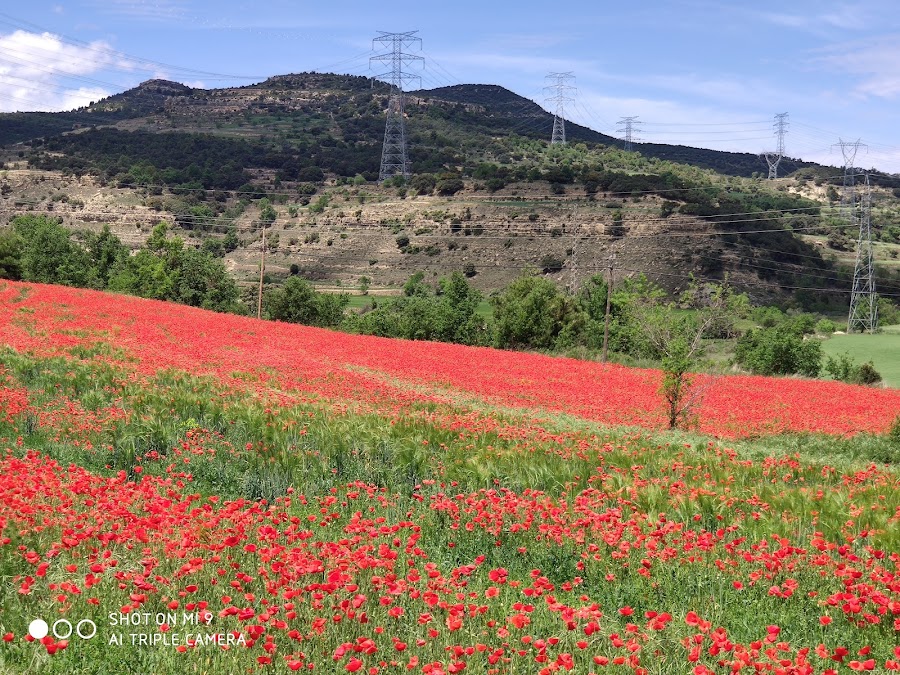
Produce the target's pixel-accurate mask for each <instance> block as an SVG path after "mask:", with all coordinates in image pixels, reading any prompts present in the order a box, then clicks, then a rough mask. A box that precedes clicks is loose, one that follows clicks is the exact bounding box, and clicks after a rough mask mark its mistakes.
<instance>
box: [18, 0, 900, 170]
mask: <svg viewBox="0 0 900 675" xmlns="http://www.w3.org/2000/svg"><path fill="white" fill-rule="evenodd" d="M896 10H897V2H896V0H869V2H867V3H848V2H845V1H844V2H835V1H832V0H816V1H813V0H795V1H794V2H791V3H786V2H783V1H782V2H772V1H770V0H760V1H757V2H752V3H751V2H738V1H735V2H722V1H719V2H715V1H712V0H668V1H662V0H647V1H643V2H642V1H641V0H635V1H633V2H597V1H596V0H595V1H594V2H569V3H565V4H559V3H554V2H527V1H526V2H515V3H513V2H490V1H487V0H481V1H480V2H475V1H473V0H455V1H454V2H441V3H431V2H424V1H420V2H408V1H407V0H396V1H395V2H390V3H385V2H366V3H363V2H347V1H344V0H331V1H326V0H318V1H317V2H309V1H307V0H269V1H266V2H237V1H232V0H219V1H211V0H78V1H71V2H70V1H67V0H55V1H50V2H45V1H44V0H34V1H32V2H27V3H26V2H15V3H4V4H3V6H2V8H0V111H12V110H64V109H70V108H72V107H75V106H78V105H83V104H86V103H87V102H89V101H92V100H97V99H99V98H101V97H103V96H106V95H109V94H112V93H116V92H119V91H123V90H125V89H127V88H129V87H132V86H134V85H136V84H138V83H140V82H141V81H143V80H146V79H149V78H152V77H164V78H168V79H173V80H177V81H180V82H185V83H187V84H189V85H191V86H198V87H205V88H214V87H222V86H234V85H241V84H249V83H252V82H255V81H259V80H262V79H264V78H266V77H268V76H270V75H278V74H284V73H290V72H301V71H308V70H320V71H330V72H342V73H353V74H358V75H372V74H374V73H377V72H380V71H379V69H378V68H377V67H376V68H375V69H374V70H372V69H370V68H369V62H368V58H369V56H371V55H372V54H373V53H374V52H372V38H373V37H375V36H376V35H377V33H378V31H398V32H399V31H409V30H418V31H419V33H418V35H419V36H420V37H421V38H422V50H421V52H418V51H417V52H416V53H418V54H420V55H422V56H423V57H424V68H423V69H421V70H419V71H417V72H418V73H419V74H421V76H422V85H423V87H425V88H431V87H437V86H444V85H449V84H459V83H490V84H499V85H502V86H505V87H507V88H509V89H511V90H513V91H515V92H516V93H518V94H520V95H522V96H525V97H527V98H531V99H533V100H535V101H537V102H538V103H541V104H542V105H544V101H545V98H546V96H547V94H546V92H545V91H544V90H543V87H544V85H546V84H547V82H546V81H545V76H546V75H547V74H548V73H549V72H553V71H556V72H562V71H571V72H573V73H574V75H575V78H576V80H575V84H576V86H577V92H576V94H575V101H574V102H572V103H570V104H568V106H567V117H569V118H570V119H573V120H575V121H577V122H579V123H582V124H585V125H586V126H589V127H591V128H594V129H597V130H598V131H602V132H604V133H607V134H610V135H619V134H617V122H618V120H619V119H620V118H622V117H624V116H635V115H636V116H638V118H639V119H638V121H637V122H636V123H635V127H636V128H637V129H640V131H639V132H636V134H635V135H636V136H637V137H639V138H640V139H643V140H646V141H654V142H671V143H680V144H685V145H693V146H700V147H711V148H716V149H721V150H738V151H747V152H760V151H764V150H768V149H772V148H774V147H775V145H776V140H775V137H774V134H773V128H772V127H773V118H774V115H775V114H776V113H781V112H788V113H789V115H790V126H789V129H788V133H787V135H786V136H785V147H786V154H788V155H789V156H792V157H801V158H803V159H808V160H814V161H820V162H823V163H827V164H833V165H841V164H842V162H843V160H842V157H841V154H840V151H839V150H838V149H837V148H833V147H832V145H833V144H834V143H837V142H838V140H839V139H840V138H843V140H845V141H855V140H857V139H861V140H862V142H863V143H865V144H866V145H867V148H861V149H860V151H859V154H858V156H857V159H856V165H857V166H861V167H864V168H869V167H875V168H879V169H882V170H885V171H891V172H900V124H897V122H898V103H900V12H897V11H896ZM545 107H549V104H547V105H545ZM547 134H548V136H549V134H550V129H548V130H547ZM764 168H765V167H764V165H761V170H764Z"/></svg>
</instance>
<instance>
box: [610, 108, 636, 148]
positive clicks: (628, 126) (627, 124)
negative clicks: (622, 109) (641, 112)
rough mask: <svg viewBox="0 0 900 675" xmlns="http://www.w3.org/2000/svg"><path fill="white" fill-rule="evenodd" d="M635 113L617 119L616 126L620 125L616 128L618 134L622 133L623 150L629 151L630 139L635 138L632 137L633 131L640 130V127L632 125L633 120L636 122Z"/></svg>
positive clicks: (633, 139)
mask: <svg viewBox="0 0 900 675" xmlns="http://www.w3.org/2000/svg"><path fill="white" fill-rule="evenodd" d="M637 119H638V118H637V115H632V116H631V117H623V118H622V119H620V120H619V121H618V126H619V127H621V128H619V129H616V131H618V132H619V133H620V134H622V136H623V138H622V140H623V141H625V150H628V151H629V152H630V151H631V143H632V141H635V140H637V139H636V138H635V137H634V132H635V131H640V129H638V128H636V127H635V126H634V124H635V122H637Z"/></svg>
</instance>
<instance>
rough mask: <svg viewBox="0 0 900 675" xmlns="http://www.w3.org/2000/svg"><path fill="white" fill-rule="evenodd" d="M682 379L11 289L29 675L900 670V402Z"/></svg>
mask: <svg viewBox="0 0 900 675" xmlns="http://www.w3.org/2000/svg"><path fill="white" fill-rule="evenodd" d="M660 377H661V375H660V373H658V372H656V371H652V370H637V369H628V368H624V367H620V366H612V365H607V366H604V365H602V364H597V363H590V362H580V361H574V360H569V359H559V358H551V357H545V356H540V355H532V354H515V353H509V352H497V351H493V350H489V349H473V348H466V347H460V346H455V345H443V344H432V343H408V342H401V341H393V340H386V339H378V338H370V337H360V336H352V335H345V334H340V333H334V332H329V331H324V330H317V329H312V328H306V327H301V326H294V325H286V324H274V323H267V322H259V321H256V320H253V319H248V318H244V317H235V316H230V315H221V314H213V313H209V312H204V311H201V310H196V309H191V308H187V307H182V306H178V305H169V304H164V303H157V302H152V301H147V300H139V299H134V298H126V297H122V296H114V295H107V294H102V293H97V292H91V291H84V290H73V289H65V288H59V287H51V286H41V285H37V284H31V285H25V284H16V283H9V282H5V283H3V284H2V285H0V443H2V446H0V447H2V448H3V454H2V457H0V465H2V470H0V575H2V578H3V584H2V586H0V635H2V638H3V640H2V642H0V672H6V671H9V672H17V673H18V672H27V673H76V672H77V673H125V672H134V673H183V672H197V673H251V672H253V673H268V672H292V671H300V672H319V673H345V672H359V673H370V674H373V675H374V674H376V673H392V672H395V673H406V672H412V673H431V674H432V675H438V674H440V673H460V672H469V673H491V674H494V673H496V674H499V673H540V674H543V673H555V672H560V673H566V672H573V673H647V674H651V673H785V674H787V673H842V672H853V671H869V672H885V671H889V670H898V669H900V646H898V639H897V637H898V634H900V576H898V570H897V567H898V561H900V492H898V489H897V488H898V487H900V485H898V472H897V470H896V469H895V468H894V464H893V463H892V462H894V460H895V458H897V457H900V448H898V447H897V446H896V444H895V442H894V441H892V440H891V439H890V438H889V436H888V435H887V434H886V432H887V430H888V428H889V427H890V426H891V423H892V421H893V420H894V418H895V417H896V416H897V414H898V413H900V391H897V390H874V389H867V388H859V387H852V386H848V385H842V384H835V383H829V382H815V381H802V380H773V379H765V378H753V377H738V376H734V377H719V378H707V379H705V380H702V381H701V383H700V384H701V386H702V387H703V388H704V391H705V397H704V399H703V402H702V404H701V406H700V407H699V408H698V411H697V413H698V414H697V425H696V429H695V430H693V431H692V432H690V433H683V432H677V433H669V432H664V431H662V427H663V426H664V415H663V404H662V400H661V398H660V396H659V394H658V387H659V381H660ZM35 620H39V621H37V622H35ZM42 628H43V629H45V630H42Z"/></svg>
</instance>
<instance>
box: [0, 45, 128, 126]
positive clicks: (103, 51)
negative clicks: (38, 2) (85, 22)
mask: <svg viewBox="0 0 900 675" xmlns="http://www.w3.org/2000/svg"><path fill="white" fill-rule="evenodd" d="M0 57H2V60H0V111H2V112H13V111H17V110H45V111H53V110H67V109H71V108H73V107H79V106H82V105H85V104H86V103H89V102H90V101H96V100H97V99H99V98H103V97H104V96H109V92H108V91H107V90H106V88H105V87H104V86H103V83H102V82H88V83H87V84H84V83H83V82H84V80H85V79H88V80H89V79H90V78H88V77H87V76H89V75H92V74H95V73H98V72H100V71H102V70H103V69H104V68H108V67H110V66H116V67H119V68H128V67H129V64H128V63H126V62H124V61H122V60H121V59H120V57H119V56H118V55H117V54H116V53H115V52H114V51H113V50H112V49H111V48H110V47H109V45H108V44H106V43H105V42H102V41H97V42H92V43H90V44H89V45H86V46H79V45H71V44H66V43H65V42H63V41H62V40H60V38H59V37H57V36H56V35H52V34H51V33H41V34H38V33H29V32H26V31H22V30H17V31H15V32H14V33H11V34H8V35H0ZM72 79H74V80H80V81H78V82H77V83H76V84H75V85H71V82H72ZM110 86H111V87H113V86H114V85H110Z"/></svg>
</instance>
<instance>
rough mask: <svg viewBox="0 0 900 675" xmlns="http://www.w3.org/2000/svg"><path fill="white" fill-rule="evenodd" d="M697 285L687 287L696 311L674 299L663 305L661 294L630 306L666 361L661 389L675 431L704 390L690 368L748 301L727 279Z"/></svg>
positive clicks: (663, 367) (633, 315)
mask: <svg viewBox="0 0 900 675" xmlns="http://www.w3.org/2000/svg"><path fill="white" fill-rule="evenodd" d="M695 286H696V284H692V288H691V289H690V290H689V291H688V294H689V297H691V298H692V302H693V303H695V304H696V305H698V306H695V307H694V309H693V310H691V311H686V310H683V309H680V308H679V307H678V306H677V305H676V304H675V303H672V302H670V303H667V304H663V303H662V302H661V300H660V299H659V297H658V296H650V297H644V298H641V299H639V300H637V301H636V302H635V305H634V307H633V308H632V310H631V312H632V317H633V319H634V320H636V321H637V323H638V325H640V326H641V327H642V330H643V333H644V337H645V339H646V341H647V344H648V345H649V346H650V348H651V349H653V350H654V351H655V352H656V356H657V357H658V358H659V359H660V362H661V365H662V371H663V379H662V383H661V384H660V393H661V394H662V397H663V400H664V401H665V409H666V421H667V423H668V426H669V428H670V429H675V428H678V427H682V426H685V425H686V423H687V422H688V421H689V420H690V418H691V416H692V413H693V410H694V408H695V407H696V405H697V404H698V403H699V401H700V399H701V398H702V395H703V393H704V392H703V390H702V389H700V388H698V387H697V386H695V385H696V381H695V377H694V375H693V374H692V372H691V371H692V370H694V369H695V368H696V366H697V363H698V362H699V360H700V358H701V357H702V355H703V353H704V351H705V343H704V339H705V338H707V337H709V336H711V335H714V334H718V333H719V332H720V331H721V330H722V326H723V325H727V324H728V323H729V322H730V321H732V317H733V316H734V315H735V314H736V313H737V312H739V311H741V310H742V308H743V307H744V306H745V305H746V296H744V295H738V294H735V293H733V291H732V290H731V287H730V286H729V285H728V283H727V281H726V282H725V283H723V284H717V285H713V286H708V287H706V288H705V291H704V292H701V289H700V288H699V286H697V287H695ZM701 298H702V300H701Z"/></svg>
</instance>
